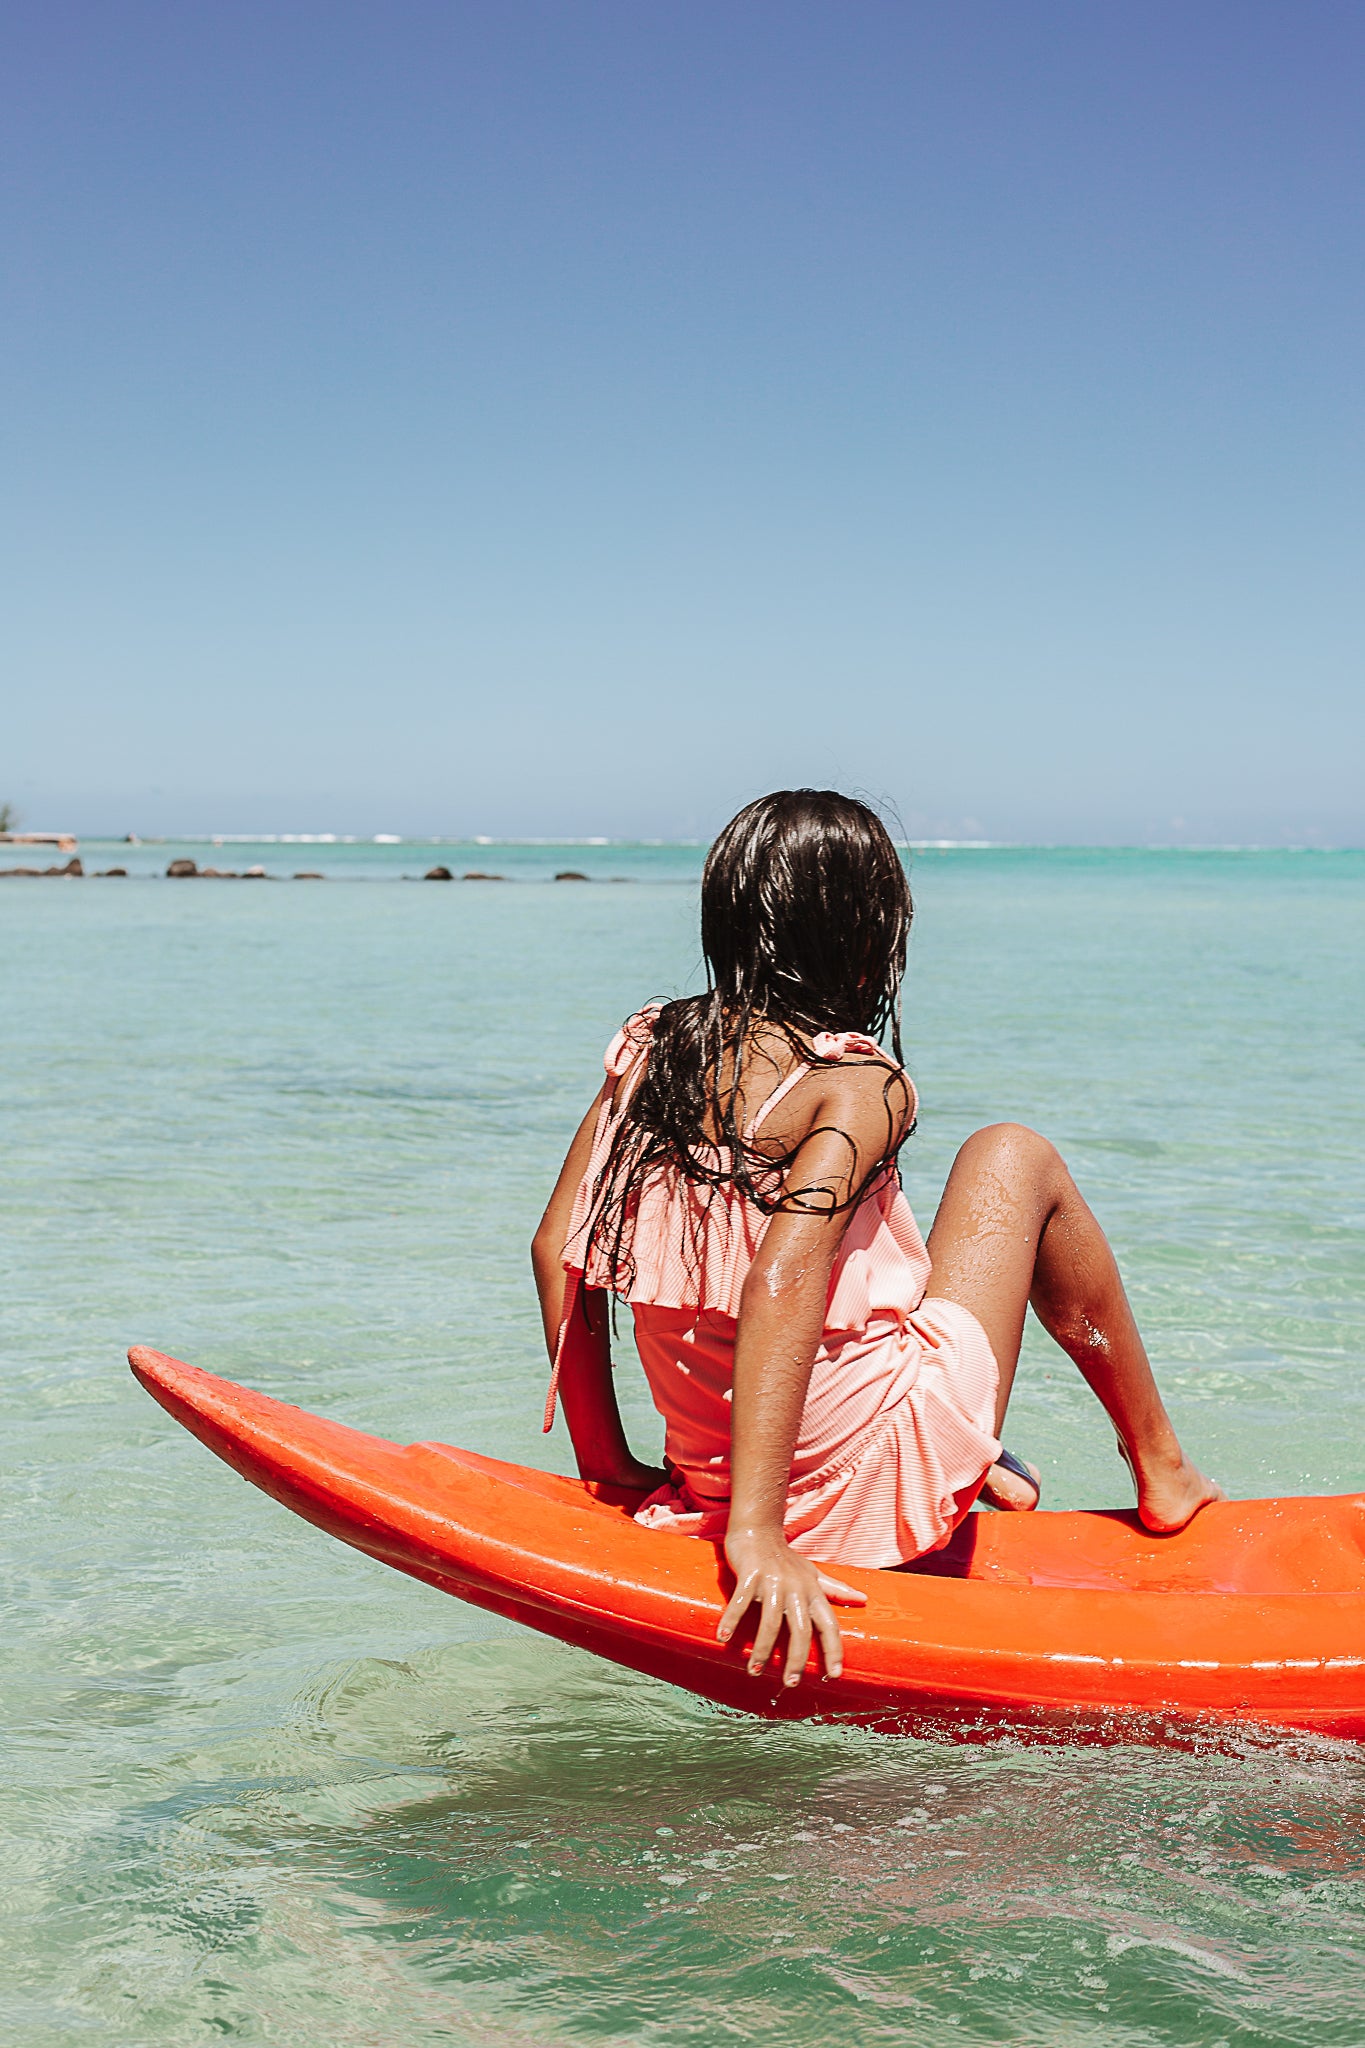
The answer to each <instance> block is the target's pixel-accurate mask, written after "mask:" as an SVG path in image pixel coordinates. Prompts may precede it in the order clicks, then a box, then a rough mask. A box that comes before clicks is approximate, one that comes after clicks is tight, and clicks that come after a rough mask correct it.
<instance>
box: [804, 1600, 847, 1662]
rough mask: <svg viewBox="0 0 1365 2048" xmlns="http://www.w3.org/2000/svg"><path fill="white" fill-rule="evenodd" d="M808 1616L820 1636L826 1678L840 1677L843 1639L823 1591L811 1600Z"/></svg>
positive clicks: (842, 1659) (842, 1660)
mask: <svg viewBox="0 0 1365 2048" xmlns="http://www.w3.org/2000/svg"><path fill="white" fill-rule="evenodd" d="M810 1618H811V1620H812V1621H813V1622H814V1623H815V1629H816V1633H817V1635H818V1636H819V1638H820V1649H821V1652H822V1654H823V1656H824V1659H825V1676H826V1678H839V1677H841V1676H842V1675H843V1669H844V1639H843V1637H842V1636H841V1635H840V1633H839V1624H838V1622H837V1621H836V1620H835V1619H834V1616H833V1614H832V1612H831V1611H830V1606H829V1602H828V1601H827V1600H826V1599H825V1596H824V1594H823V1593H817V1594H816V1596H815V1598H814V1599H813V1600H812V1601H811V1604H810Z"/></svg>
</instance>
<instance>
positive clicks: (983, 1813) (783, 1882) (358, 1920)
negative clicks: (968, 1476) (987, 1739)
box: [35, 1637, 1365, 2043]
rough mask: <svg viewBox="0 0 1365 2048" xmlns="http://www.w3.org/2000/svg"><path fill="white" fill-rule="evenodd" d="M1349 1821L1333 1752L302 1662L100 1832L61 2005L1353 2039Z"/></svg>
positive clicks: (521, 1649)
mask: <svg viewBox="0 0 1365 2048" xmlns="http://www.w3.org/2000/svg"><path fill="white" fill-rule="evenodd" d="M248 1762H249V1763H250V1764H251V1766H252V1767H253V1768H252V1769H251V1773H250V1775H247V1774H246V1772H245V1769H244V1766H246V1765H247V1764H248ZM1363 1808H1365V1782H1362V1776H1361V1772H1360V1769H1359V1765H1358V1762H1357V1759H1356V1757H1355V1755H1354V1754H1353V1753H1352V1752H1350V1751H1348V1750H1346V1749H1344V1748H1342V1747H1338V1746H1333V1745H1327V1744H1315V1743H1302V1744H1300V1743H1282V1742H1276V1743H1274V1744H1258V1743H1257V1742H1255V1741H1254V1740H1248V1741H1247V1742H1246V1743H1245V1744H1244V1745H1243V1746H1242V1748H1241V1750H1240V1753H1229V1752H1228V1751H1226V1750H1220V1752H1219V1753H1217V1754H1215V1755H1209V1756H1204V1755H1180V1754H1169V1753H1165V1754H1163V1753H1153V1752H1150V1751H1145V1750H1132V1749H1119V1750H1104V1751H1100V1750H1085V1749H1070V1748H1066V1749H1041V1750H1040V1749H1032V1748H1030V1749H1022V1748H1016V1747H1012V1746H1010V1745H1008V1744H1002V1745H993V1746H991V1747H989V1748H975V1747H965V1746H960V1745H951V1744H936V1745H930V1744H924V1743H915V1742H906V1741H897V1740H895V1739H893V1738H879V1737H875V1736H868V1735H865V1734H861V1733H858V1732H854V1731H849V1730H843V1729H819V1728H808V1727H803V1728H800V1729H796V1730H792V1729H783V1730H777V1729H768V1728H765V1727H761V1726H756V1725H755V1724H752V1723H750V1722H747V1721H744V1720H742V1719H740V1718H739V1717H738V1716H735V1715H730V1714H727V1713H725V1712H724V1711H722V1710H715V1709H708V1708H705V1707H703V1706H701V1705H699V1704H697V1703H695V1702H692V1701H690V1700H688V1699H686V1698H685V1697H683V1696H681V1695H678V1694H674V1693H672V1692H670V1691H669V1690H667V1689H666V1688H664V1687H661V1686H657V1685H654V1684H651V1683H649V1682H647V1681H641V1680H638V1679H635V1678H628V1677H626V1676H625V1675H623V1674H619V1673H616V1672H614V1671H612V1670H610V1669H608V1668H606V1667H603V1666H600V1665H598V1664H596V1663H595V1662H594V1661H593V1660H591V1659H589V1658H587V1657H586V1656H585V1655H582V1654H580V1653H578V1652H574V1651H570V1650H565V1649H560V1648H558V1647H547V1646H543V1645H540V1644H537V1643H531V1642H528V1641H526V1640H525V1639H524V1638H520V1637H517V1638H512V1639H493V1640H484V1641H475V1642H466V1643H457V1644H449V1645H446V1646H443V1647H441V1648H439V1649H431V1650H428V1651H425V1652H422V1653H419V1654H418V1655H416V1656H415V1657H413V1658H411V1659H410V1660H408V1661H406V1662H401V1663H400V1662H393V1661H389V1660H385V1659H382V1658H377V1657H365V1658H362V1659H359V1660H358V1661H356V1662H354V1663H351V1664H349V1665H347V1666H345V1667H343V1668H340V1669H337V1670H334V1671H332V1672H330V1673H327V1674H324V1675H321V1676H320V1677H319V1678H318V1680H317V1682H316V1683H315V1684H314V1685H313V1686H312V1687H311V1688H310V1689H309V1690H308V1691H307V1692H305V1693H303V1694H301V1695H299V1696H298V1697H297V1698H296V1699H295V1700H294V1701H293V1703H292V1707H291V1712H290V1714H289V1717H288V1719H287V1721H286V1722H285V1723H284V1724H283V1725H277V1726H276V1728H275V1729H274V1731H273V1732H272V1733H271V1735H270V1736H269V1737H268V1739H266V1740H265V1741H264V1742H262V1739H261V1736H260V1734H257V1733H254V1732H251V1731H249V1730H247V1729H240V1730H238V1731H237V1732H235V1733H234V1732H233V1731H231V1730H226V1731H221V1732H220V1733H219V1735H218V1737H217V1739H216V1740H215V1741H213V1742H211V1743H210V1744H209V1745H208V1746H207V1747H206V1748H205V1749H203V1750H199V1751H196V1752H192V1753H184V1754H181V1755H179V1756H177V1757H175V1758H173V1759H168V1760H167V1762H166V1764H165V1765H163V1767H162V1769H161V1770H160V1771H158V1772H156V1773H154V1774H153V1782H151V1783H149V1784H147V1785H146V1786H145V1788H144V1789H143V1793H142V1796H141V1797H140V1798H139V1799H138V1800H137V1801H136V1803H135V1804H133V1805H132V1806H131V1807H129V1808H128V1809H126V1810H125V1811H124V1812H123V1813H122V1814H121V1815H120V1816H119V1817H118V1818H117V1819H116V1820H114V1819H112V1818H111V1820H110V1821H109V1822H108V1823H107V1824H106V1825H107V1829H108V1831H107V1832H106V1828H105V1827H102V1826H100V1825H98V1824H96V1825H95V1826H94V1827H93V1829H92V1831H91V1832H90V1834H89V1836H88V1837H87V1838H86V1839H85V1840H84V1841H83V1842H82V1843H81V1844H80V1847H79V1852H78V1856H77V1862H76V1867H74V1868H73V1869H71V1870H70V1871H69V1872H68V1874H67V1887H68V1894H69V1896H70V1897H71V1900H72V1904H71V1906H70V1907H69V1909H68V1912H69V1919H68V1938H69V1941H70V1945H71V1962H72V1964H73V1969H72V1982H71V1984H70V1987H69V1990H68V1993H67V1996H68V1998H69V1999H70V2000H71V2001H73V2011H74V2012H76V2013H79V2014H81V2015H82V2016H83V2017H84V2019H85V2020H86V2022H87V2023H91V2022H99V2021H103V2022H104V2023H105V2024H118V2023H119V2021H120V2014H123V2013H126V2011H127V2009H128V2006H129V2004H130V2003H136V2004H137V2005H138V2006H139V2007H140V2008H141V2009H142V2010H143V2012H144V2015H145V2013H146V2009H147V2000H148V1998H149V1996H150V1997H151V1998H152V1999H153V2001H154V2003H157V2002H158V2001H159V2005H158V2009H159V2011H160V2012H161V2014H162V2022H159V2024H161V2031H160V2032H159V2033H157V2034H156V2035H155V2036H154V2038H157V2039H166V2040H185V2041H189V2040H192V2039H195V2038H196V2033H195V2029H196V2028H197V2029H200V2030H203V2032H204V2033H207V2031H208V2030H210V2029H213V2030H216V2031H220V2032H227V2033H229V2034H236V2035H238V2036H240V2037H243V2038H262V2039H288V2040H298V2041H300V2042H302V2041H304V2040H306V2039H309V2038H312V2039H323V2038H325V2039H328V2040H336V2041H338V2042H351V2041H355V2042H362V2041H372V2040H374V2041H377V2040H379V2039H381V2038H384V2036H383V2034H382V2028H383V2027H384V2026H395V2025H399V2024H401V2026H402V2028H403V2029H404V2031H403V2034H402V2036H401V2038H402V2039H403V2040H404V2041H405V2042H410V2043H420V2042H426V2041H432V2042H437V2041H448V2040H455V2041H461V2042H463V2041H469V2042H483V2041H523V2040H524V2041H532V2040H542V2041H543V2040H566V2041H567V2040H580V2039H588V2040H601V2041H627V2040H639V2039H646V2040H655V2041H659V2042H669V2043H673V2042H678V2043H682V2042H692V2041H699V2040H704V2039H721V2040H724V2039H734V2040H750V2041H752V2040H759V2041H765V2042H766V2041H773V2042H777V2041H806V2040H810V2041H812V2042H814V2041H817V2040H822V2039H828V2038H830V2037H831V2035H832V2037H833V2038H836V2039H838V2040H840V2041H846V2042H850V2043H863V2042H868V2043H872V2042H879V2041H886V2040H903V2039H907V2038H917V2037H918V2031H917V2030H918V2028H919V2026H921V2025H927V2024H931V2023H932V2024H938V2025H952V2026H954V2027H959V2028H961V2029H962V2030H963V2031H962V2033H961V2034H960V2035H955V2036H954V2038H962V2039H972V2040H1017V2041H1034V2042H1049V2043H1050V2042H1058V2043H1062V2042H1069V2041H1076V2040H1082V2041H1084V2040H1091V2039H1093V2040H1096V2041H1100V2040H1114V2039H1121V2040H1127V2039H1130V2038H1131V2039H1154V2040H1164V2039H1179V2040H1190V2041H1200V2042H1203V2041H1215V2040H1218V2039H1221V2038H1226V2039H1228V2040H1233V2039H1236V2040H1237V2041H1239V2042H1241V2041H1281V2040H1297V2039H1307V2038H1309V2033H1310V2030H1311V2036H1312V2038H1313V2039H1314V2040H1317V2041H1333V2042H1342V2043H1347V2042H1356V2041H1358V2040H1359V2038H1360V2011H1361V2000H1360V1989H1359V1981H1358V1978H1357V1976H1356V1968H1357V1967H1358V1959H1359V1947H1358V1945H1359V1943H1360V1941H1361V1939H1362V1936H1365V1885H1362V1876H1365V1872H1363V1871H1362V1866H1361V1858H1360V1842H1361V1832H1360V1831H1361V1823H1362V1817H1363V1816H1362V1809H1363ZM271 2029H273V2030H274V2031H273V2032H272V2031H269V2030H271ZM310 2030H311V2032H310ZM35 2038H38V2037H37V2036H35ZM51 2038H58V2036H57V2035H56V2034H55V2033H54V2034H52V2035H51ZM389 2038H393V2036H389Z"/></svg>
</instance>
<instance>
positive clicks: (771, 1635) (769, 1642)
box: [749, 1587, 785, 1678]
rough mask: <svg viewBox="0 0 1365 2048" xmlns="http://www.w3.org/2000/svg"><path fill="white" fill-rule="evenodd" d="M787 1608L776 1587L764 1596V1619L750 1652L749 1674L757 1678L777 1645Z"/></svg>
mask: <svg viewBox="0 0 1365 2048" xmlns="http://www.w3.org/2000/svg"><path fill="white" fill-rule="evenodd" d="M784 1613H785V1609H784V1607H783V1604H782V1601H781V1600H780V1599H779V1598H778V1594H777V1589H776V1587H772V1588H771V1589H770V1590H769V1591H768V1592H767V1593H765V1594H764V1596H763V1619H762V1620H761V1621H760V1622H759V1624H758V1634H757V1635H756V1636H755V1637H754V1646H753V1648H752V1650H750V1652H749V1676H750V1677H751V1678H757V1677H758V1675H759V1673H760V1672H761V1671H762V1670H763V1669H764V1667H765V1666H766V1664H767V1662H768V1659H769V1657H771V1656H772V1653H773V1651H774V1649H775V1648H776V1647H777V1632H778V1630H779V1629H780V1628H781V1626H782V1620H783V1615H784Z"/></svg>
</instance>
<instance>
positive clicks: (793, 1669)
mask: <svg viewBox="0 0 1365 2048" xmlns="http://www.w3.org/2000/svg"><path fill="white" fill-rule="evenodd" d="M819 1597H820V1596H819V1594H818V1593H817V1594H816V1599H817V1600H818V1599H819ZM810 1622H811V1617H810V1615H809V1614H808V1613H807V1612H806V1603H805V1601H804V1600H799V1599H795V1598H793V1599H789V1600H788V1602H787V1660H786V1663H785V1664H784V1665H783V1667H782V1683H783V1684H784V1685H799V1684H800V1683H801V1673H802V1672H803V1671H804V1670H805V1668H806V1659H807V1657H808V1656H809V1655H810Z"/></svg>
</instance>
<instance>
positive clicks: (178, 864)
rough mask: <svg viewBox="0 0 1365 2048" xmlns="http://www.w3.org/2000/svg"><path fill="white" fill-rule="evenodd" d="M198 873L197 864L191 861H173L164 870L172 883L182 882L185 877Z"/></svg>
mask: <svg viewBox="0 0 1365 2048" xmlns="http://www.w3.org/2000/svg"><path fill="white" fill-rule="evenodd" d="M198 872H199V863H198V862H197V861H193V860H173V861H172V862H171V864H170V866H169V867H168V868H167V869H166V873H167V874H168V875H169V876H170V878H171V880H172V881H173V882H179V881H182V880H183V879H184V878H185V876H186V875H197V874H198Z"/></svg>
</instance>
